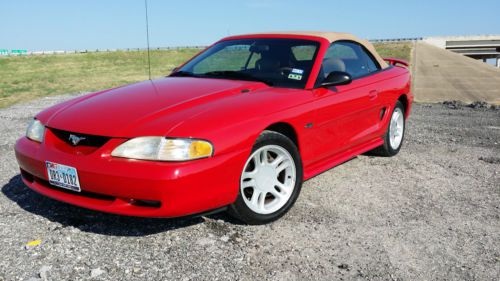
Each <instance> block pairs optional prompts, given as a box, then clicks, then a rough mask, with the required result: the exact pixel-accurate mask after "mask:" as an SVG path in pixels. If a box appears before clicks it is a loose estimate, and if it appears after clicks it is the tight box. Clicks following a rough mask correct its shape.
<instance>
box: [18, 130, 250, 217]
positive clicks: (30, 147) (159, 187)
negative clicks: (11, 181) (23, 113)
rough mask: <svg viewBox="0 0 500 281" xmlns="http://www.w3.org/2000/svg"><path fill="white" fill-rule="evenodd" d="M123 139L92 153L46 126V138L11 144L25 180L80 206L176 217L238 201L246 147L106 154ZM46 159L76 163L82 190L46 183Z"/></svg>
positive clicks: (136, 214)
mask: <svg viewBox="0 0 500 281" xmlns="http://www.w3.org/2000/svg"><path fill="white" fill-rule="evenodd" d="M123 141H124V140H120V139H111V140H110V141H108V142H107V143H106V144H104V145H103V146H102V147H100V148H98V149H97V150H96V151H93V152H92V153H70V152H68V151H64V150H61V149H58V148H57V145H56V144H55V143H54V142H53V141H52V138H51V136H50V131H49V130H47V134H46V138H45V141H44V143H42V144H40V143H36V142H33V141H31V140H29V139H27V138H26V137H23V138H21V139H19V140H18V141H17V143H16V146H15V152H16V158H17V161H18V163H19V166H20V168H21V176H22V178H23V181H24V183H25V184H26V185H27V186H28V187H30V188H31V189H33V190H35V191H37V192H39V193H41V194H43V195H46V196H48V197H51V198H53V199H56V200H59V201H63V202H67V203H70V204H73V205H77V206H80V207H84V208H88V209H93V210H98V211H103V212H109V213H115V214H121V215H130V216H144V217H178V216H185V215H191V214H197V213H202V212H205V211H208V210H212V209H216V208H220V207H223V206H226V205H228V204H231V203H232V202H234V201H235V200H236V196H237V194H238V189H239V177H240V174H241V170H242V169H243V165H244V163H245V159H246V157H247V156H248V155H246V153H247V152H246V151H240V152H232V153H227V154H223V155H217V156H214V157H211V158H205V159H198V160H194V161H187V162H154V161H142V160H132V159H122V158H115V157H112V156H110V153H111V151H112V149H113V148H115V147H116V146H117V145H119V144H120V143H121V142H123ZM45 161H51V162H55V163H59V164H63V165H68V166H72V167H75V168H76V169H77V171H78V176H79V179H80V186H81V189H82V192H73V191H69V190H66V189H62V188H59V187H55V186H52V185H50V184H49V182H48V177H47V171H46V168H45Z"/></svg>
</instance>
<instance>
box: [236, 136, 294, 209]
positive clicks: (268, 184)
mask: <svg viewBox="0 0 500 281" xmlns="http://www.w3.org/2000/svg"><path fill="white" fill-rule="evenodd" d="M296 180H297V172H296V167H295V162H294V161H293V158H292V156H291V155H290V153H289V152H288V151H287V150H286V149H284V148H283V147H281V146H278V145H266V146H263V147H261V148H259V149H257V150H256V151H255V152H253V153H252V155H250V157H249V158H248V160H247V162H246V163H245V167H244V168H243V172H242V175H241V179H240V192H241V195H242V197H243V200H244V202H245V204H246V205H247V207H248V208H250V209H251V210H252V211H254V212H255V213H257V214H261V215H266V214H271V213H274V212H276V211H278V210H279V209H280V208H282V207H283V206H284V205H285V204H286V203H287V202H288V200H289V199H290V197H291V195H292V193H293V189H294V187H295V182H296Z"/></svg>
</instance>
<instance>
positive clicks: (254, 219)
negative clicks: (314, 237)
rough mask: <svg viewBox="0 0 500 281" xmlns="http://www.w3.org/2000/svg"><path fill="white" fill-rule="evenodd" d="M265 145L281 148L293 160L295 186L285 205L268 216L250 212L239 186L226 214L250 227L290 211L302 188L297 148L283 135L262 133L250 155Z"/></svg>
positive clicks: (300, 166) (272, 219) (300, 163)
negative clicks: (234, 199)
mask: <svg viewBox="0 0 500 281" xmlns="http://www.w3.org/2000/svg"><path fill="white" fill-rule="evenodd" d="M267 145H276V146H280V147H281V148H283V149H285V150H286V151H288V153H289V154H290V156H291V157H292V158H293V161H294V163H295V172H296V179H295V185H294V188H293V191H292V195H291V196H290V198H289V199H288V201H287V202H286V203H285V205H284V206H282V207H281V208H280V209H278V210H277V211H275V212H273V213H270V214H259V213H256V212H254V211H252V210H251V209H250V208H249V207H248V206H247V204H246V203H245V201H244V199H243V196H244V195H243V194H242V191H241V190H242V189H241V187H240V186H239V188H238V190H239V192H238V197H237V199H236V201H235V202H234V203H233V204H231V205H230V206H229V208H228V213H229V214H230V215H231V216H233V217H235V218H236V219H238V220H240V221H242V222H244V223H246V224H252V225H257V224H265V223H269V222H272V221H274V220H277V219H279V218H280V217H282V216H283V215H284V214H285V213H286V212H288V210H290V208H291V207H292V206H293V204H294V203H295V201H296V200H297V198H298V196H299V194H300V189H301V188H302V182H303V170H302V160H301V158H300V154H299V151H298V149H297V146H296V145H295V144H294V143H293V142H292V141H291V140H290V139H289V138H287V137H286V136H285V135H283V134H280V133H277V132H274V131H264V132H263V133H262V134H261V135H260V136H259V138H258V139H257V141H256V142H255V144H254V146H253V148H252V153H253V152H255V151H256V150H258V149H259V148H261V147H263V146H267ZM252 153H251V154H250V155H249V157H250V156H251V155H252ZM242 173H243V171H242Z"/></svg>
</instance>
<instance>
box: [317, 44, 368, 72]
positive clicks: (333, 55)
mask: <svg viewBox="0 0 500 281" xmlns="http://www.w3.org/2000/svg"><path fill="white" fill-rule="evenodd" d="M367 57H368V58H369V55H368V54H367V53H366V52H365V51H364V50H363V47H362V46H360V45H359V44H357V43H354V42H349V41H339V42H334V43H333V44H332V45H331V46H330V47H329V48H328V50H327V51H326V54H325V57H324V58H323V64H322V68H321V70H322V71H321V73H320V75H323V76H324V77H327V76H328V74H330V72H332V71H343V72H347V73H349V74H350V75H351V76H352V78H353V79H355V78H358V77H361V76H364V75H367V74H369V73H370V71H371V68H369V65H368V64H367V61H368V60H367ZM372 64H373V67H374V69H375V68H376V67H377V65H376V64H375V63H374V62H373V60H372ZM372 71H374V70H372Z"/></svg>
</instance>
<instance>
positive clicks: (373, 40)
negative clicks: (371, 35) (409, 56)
mask: <svg viewBox="0 0 500 281" xmlns="http://www.w3.org/2000/svg"><path fill="white" fill-rule="evenodd" d="M421 40H424V38H423V37H412V38H390V39H370V40H369V41H370V42H372V43H393V42H415V41H421Z"/></svg>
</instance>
